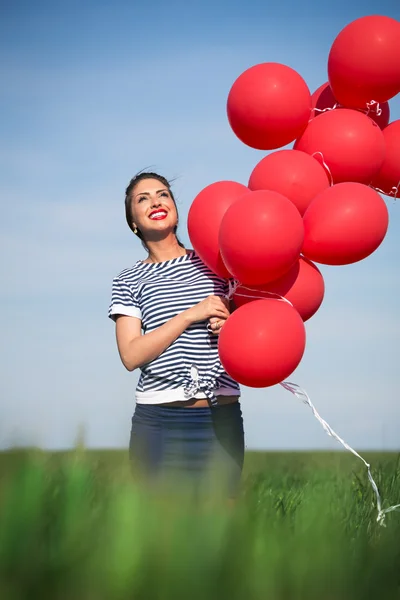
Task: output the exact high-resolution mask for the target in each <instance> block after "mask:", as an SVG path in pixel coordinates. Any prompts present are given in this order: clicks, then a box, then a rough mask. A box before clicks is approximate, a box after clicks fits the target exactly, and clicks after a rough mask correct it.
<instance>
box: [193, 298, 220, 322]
mask: <svg viewBox="0 0 400 600" xmlns="http://www.w3.org/2000/svg"><path fill="white" fill-rule="evenodd" d="M228 306H229V302H228V300H227V299H226V298H221V296H208V297H207V298H205V299H204V300H202V301H201V302H199V303H198V304H195V306H192V308H189V309H188V310H187V316H188V317H189V319H190V322H191V323H197V322H198V321H207V320H209V319H217V320H219V321H226V319H227V318H228V317H229V315H230V312H229V308H228Z"/></svg>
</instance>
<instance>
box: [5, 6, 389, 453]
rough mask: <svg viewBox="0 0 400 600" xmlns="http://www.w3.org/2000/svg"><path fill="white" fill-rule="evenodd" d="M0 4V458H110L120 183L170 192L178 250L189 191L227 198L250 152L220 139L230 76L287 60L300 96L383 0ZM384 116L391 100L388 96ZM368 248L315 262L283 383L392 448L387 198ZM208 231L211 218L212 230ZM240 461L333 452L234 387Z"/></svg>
mask: <svg viewBox="0 0 400 600" xmlns="http://www.w3.org/2000/svg"><path fill="white" fill-rule="evenodd" d="M82 4H83V3H81V2H75V1H69V2H68V3H67V2H57V1H53V2H41V1H40V0H39V1H38V2H35V3H32V2H18V1H15V2H13V3H11V2H5V1H3V2H0V73H1V82H2V85H1V91H0V111H1V115H2V119H1V125H0V128H1V135H0V165H1V166H0V170H1V178H0V201H1V209H2V210H1V216H2V218H1V219H0V239H1V245H2V256H3V261H2V264H1V266H0V269H1V270H0V277H1V281H2V284H3V285H2V291H1V296H0V303H1V311H0V326H1V332H2V337H3V342H4V343H3V344H2V349H1V360H0V382H1V384H0V385H1V396H0V398H1V399H0V447H7V446H9V445H12V444H38V445H41V446H44V447H48V448H57V447H68V446H70V445H71V444H73V442H74V439H75V436H76V433H77V430H78V427H79V425H81V424H83V425H84V427H85V431H86V441H87V443H88V445H90V446H93V447H99V446H101V447H111V446H115V447H125V446H127V443H128V437H129V428H130V418H131V414H132V412H133V408H134V389H135V386H136V381H137V375H136V374H132V373H128V372H126V371H125V370H124V368H123V366H122V364H121V363H120V361H119V357H118V354H117V350H116V344H115V333H114V326H113V324H112V322H111V321H109V320H108V319H107V308H108V303H109V298H110V291H111V281H112V278H113V277H114V276H115V275H116V274H117V273H118V272H120V271H121V270H122V269H123V268H125V267H127V266H129V265H131V264H133V263H134V262H135V261H136V260H138V259H139V258H142V257H143V253H142V248H141V246H140V244H139V243H138V242H137V240H136V238H134V237H133V235H132V233H131V232H130V230H129V229H128V227H127V226H126V224H125V219H124V208H123V200H124V189H125V187H126V185H127V183H128V182H129V179H130V178H131V177H132V176H133V174H134V173H136V172H137V171H138V170H140V169H142V168H145V167H148V166H152V167H153V168H155V169H156V170H158V171H159V172H161V173H162V174H164V175H165V176H167V177H168V178H171V179H173V178H175V182H174V187H173V189H174V191H175V195H176V197H177V199H178V204H179V209H180V213H181V224H182V225H181V231H180V233H181V237H182V239H183V241H184V242H186V243H187V244H188V245H189V240H188V236H187V230H186V216H187V212H188V210H189V207H190V203H191V201H192V199H193V198H194V196H195V195H196V194H197V193H198V192H199V191H200V190H201V189H202V188H203V187H204V186H206V185H208V184H209V183H211V182H213V181H217V180H221V179H233V180H236V181H240V182H242V183H244V184H246V183H247V181H248V177H249V175H250V173H251V170H252V169H253V167H254V166H255V164H256V163H257V162H258V161H259V160H260V159H261V158H262V157H263V156H264V154H265V153H262V152H259V151H256V150H252V149H250V148H248V147H246V146H245V145H243V144H242V143H241V142H239V140H237V138H236V137H235V136H234V134H233V133H232V131H231V130H230V128H229V125H228V122H227V119H226V112H225V104H226V98H227V94H228V92H229V89H230V87H231V85H232V83H233V81H234V80H235V79H236V77H238V75H240V73H241V72H243V71H244V70H245V69H246V68H248V67H250V66H252V65H253V64H256V63H259V62H268V61H276V62H281V63H284V64H287V65H289V66H291V67H293V68H294V69H296V70H298V71H299V73H300V74H301V75H302V76H303V77H304V78H305V80H306V82H307V84H308V86H309V87H310V89H311V91H313V90H314V89H316V88H317V87H318V86H319V85H320V84H321V83H323V82H324V81H326V78H327V75H326V63H327V56H328V52H329V48H330V46H331V44H332V42H333V39H334V38H335V36H336V35H337V34H338V33H339V31H340V30H341V29H342V28H343V27H344V26H345V25H346V24H347V23H349V22H350V21H352V20H353V19H355V18H357V17H360V16H362V15H366V14H374V13H376V10H377V9H378V10H379V14H385V15H388V16H392V17H395V18H397V19H399V18H400V5H399V4H398V2H397V1H392V2H389V1H385V0H382V2H380V4H379V5H378V6H377V5H376V3H372V2H366V1H364V2H358V1H353V2H344V1H342V0H339V1H337V2H335V3H331V4H330V3H321V2H316V1H313V0H305V1H303V2H301V3H297V2H296V1H295V0H292V1H291V0H281V1H280V2H279V3H277V5H276V6H274V5H272V6H271V3H267V2H265V1H263V2H257V1H255V0H248V2H247V3H244V2H229V3H228V2H219V3H218V2H213V3H211V2H209V1H205V2H202V3H195V2H192V3H186V2H183V1H182V2H168V3H166V2H165V3H162V2H158V1H155V2H152V3H151V5H149V4H145V3H136V2H123V1H114V2H102V1H99V2H90V1H89V2H85V3H84V6H82ZM390 104H391V112H392V117H391V119H392V120H394V119H399V118H400V98H399V97H397V98H395V99H394V100H392V101H391V103H390ZM387 205H388V208H389V214H390V227H389V232H388V234H387V237H386V239H385V241H384V243H383V244H382V246H381V247H380V248H379V249H378V250H377V251H376V252H375V253H374V254H373V255H372V256H371V257H369V258H368V259H366V260H365V261H362V262H361V263H358V264H356V265H351V266H347V267H321V270H322V272H323V274H324V277H325V283H326V298H325V300H324V303H323V305H322V307H321V308H320V310H319V311H318V313H317V314H316V315H315V317H314V318H313V319H312V320H311V321H310V322H309V323H308V324H307V336H308V338H307V348H306V353H305V355H304V358H303V360H302V362H301V364H300V366H299V368H298V369H297V371H296V372H295V373H294V374H293V375H292V377H291V378H290V379H291V380H292V381H295V382H296V383H298V384H299V385H301V386H302V387H304V388H305V389H306V390H307V391H308V393H309V395H310V397H311V399H312V401H313V402H314V404H315V405H316V407H317V409H318V410H319V411H320V413H321V415H322V416H323V417H324V418H325V419H326V420H327V421H328V423H330V425H331V426H332V427H333V429H335V430H336V431H337V432H338V433H339V434H340V435H341V436H342V437H343V438H344V439H345V440H346V441H347V442H349V443H350V444H351V445H353V446H354V447H357V448H377V449H381V448H384V449H388V448H398V447H399V440H400V436H399V434H398V431H399V428H400V403H399V400H398V394H397V389H398V387H399V376H398V373H397V349H398V345H399V339H400V323H399V318H398V307H397V305H398V295H399V291H400V289H399V288H400V277H399V269H398V261H399V257H400V242H399V240H400V213H399V207H398V205H396V204H395V203H394V201H393V200H390V199H387ZM210 218H211V216H210ZM242 391H243V395H242V407H243V413H244V418H245V428H246V438H247V439H246V441H247V446H248V447H249V448H268V449H271V448H273V449H280V448H335V449H336V448H337V445H336V443H335V442H334V441H332V440H331V439H330V438H328V437H327V436H326V434H325V433H324V432H323V430H322V428H321V427H320V425H319V424H318V423H317V422H316V420H315V419H314V418H313V416H312V414H311V412H310V411H309V409H308V408H307V407H305V406H303V405H302V404H301V403H300V402H299V401H298V400H296V399H295V398H294V397H292V396H291V395H290V394H289V393H288V392H286V391H284V390H283V389H281V388H279V387H274V388H270V389H267V390H250V389H248V388H243V390H242Z"/></svg>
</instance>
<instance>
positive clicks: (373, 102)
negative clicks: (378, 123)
mask: <svg viewBox="0 0 400 600" xmlns="http://www.w3.org/2000/svg"><path fill="white" fill-rule="evenodd" d="M374 107H375V108H374ZM372 108H374V110H371V109H372ZM370 112H373V113H375V114H376V116H377V117H380V116H381V114H382V109H381V107H380V105H379V102H377V101H376V100H371V102H367V111H366V115H367V116H368V115H369V113H370Z"/></svg>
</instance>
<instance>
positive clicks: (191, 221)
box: [188, 181, 249, 277]
mask: <svg viewBox="0 0 400 600" xmlns="http://www.w3.org/2000/svg"><path fill="white" fill-rule="evenodd" d="M246 192H247V193H248V192H249V188H247V187H246V186H245V185H242V184H241V183H236V181H217V182H216V183H211V184H210V185H208V186H207V187H205V188H204V189H203V190H202V191H201V192H200V193H199V194H197V196H196V198H195V199H194V200H193V202H192V205H191V207H190V210H189V214H188V232H189V237H190V241H191V243H192V245H193V248H194V249H195V250H196V252H197V254H198V255H199V256H200V258H201V260H202V261H203V263H204V264H206V265H207V266H208V268H209V269H211V271H213V272H214V273H216V274H217V275H219V277H231V274H230V273H229V271H228V270H227V268H226V267H225V265H224V262H223V260H222V257H221V253H220V251H219V242H218V235H219V228H220V225H221V221H222V218H223V216H224V215H225V213H226V211H227V209H228V208H229V207H230V206H231V205H232V204H233V203H234V202H236V200H237V199H238V198H240V197H241V196H243V194H245V193H246Z"/></svg>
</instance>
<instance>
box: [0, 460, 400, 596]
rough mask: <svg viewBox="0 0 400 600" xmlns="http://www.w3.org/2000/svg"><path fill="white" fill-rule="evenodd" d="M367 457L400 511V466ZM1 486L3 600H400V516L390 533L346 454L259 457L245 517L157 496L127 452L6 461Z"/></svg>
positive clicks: (214, 498) (190, 496) (203, 500)
mask: <svg viewBox="0 0 400 600" xmlns="http://www.w3.org/2000/svg"><path fill="white" fill-rule="evenodd" d="M363 456H364V457H365V458H366V460H368V461H369V462H370V463H371V465H372V472H373V476H374V479H375V481H376V482H377V484H378V487H379V489H380V492H381V496H382V499H383V507H385V506H386V507H387V506H389V505H393V504H397V503H399V502H400V455H399V454H395V453H381V454H378V453H375V454H371V453H366V454H365V455H363ZM0 477H1V479H0V598H1V600H20V599H25V598H26V599H36V598H37V599H40V600H47V599H49V600H72V599H73V600H103V599H104V600H106V599H107V600H108V599H113V600H114V599H115V600H125V599H130V600H142V599H143V600H144V599H151V600H170V599H171V600H180V599H185V600H213V599H214V598H215V599H218V600H221V599H225V598H227V599H229V600H261V599H262V600H264V599H265V600H281V599H282V600H290V599H296V600H297V599H299V600H300V599H303V598H304V599H307V600H313V599H318V600H331V599H332V600H339V599H340V600H345V599H349V600H350V599H351V600H357V599H361V598H362V599H364V598H365V599H370V598H371V599H372V598H373V599H376V600H378V599H379V600H383V599H386V598H387V599H391V600H393V599H396V598H400V513H399V512H392V513H390V514H388V515H387V516H386V527H381V526H380V525H379V524H377V522H376V516H377V512H376V506H375V496H374V494H373V491H372V489H371V486H370V484H369V482H368V479H367V473H366V469H365V466H364V465H363V464H362V463H361V461H359V460H358V459H357V458H355V457H354V456H353V455H351V454H348V453H345V452H341V451H338V452H331V453H324V452H320V453H316V452H310V453H307V452H305V453H300V452H297V453H289V452H287V453H256V452H248V453H247V455H246V462H245V471H244V475H243V483H242V488H241V492H240V496H239V498H238V500H237V502H236V504H235V505H234V506H232V505H230V504H228V503H227V502H226V500H224V499H222V498H221V497H219V494H218V493H216V490H217V489H218V485H216V482H215V481H214V482H212V481H211V480H210V481H208V484H207V485H204V486H203V487H202V488H201V490H197V492H195V491H194V490H193V489H191V488H189V487H182V486H179V485H175V482H174V484H173V485H169V486H168V485H163V486H161V485H158V486H154V487H153V488H151V489H149V488H148V487H147V488H145V487H144V485H143V484H141V483H140V482H138V481H135V478H134V477H132V474H131V473H130V469H129V464H128V459H127V453H126V452H124V451H86V450H84V449H83V448H77V449H75V450H74V451H71V452H60V453H46V452H42V451H39V450H29V451H28V450H26V451H21V450H19V451H17V450H14V451H8V452H3V453H0Z"/></svg>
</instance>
